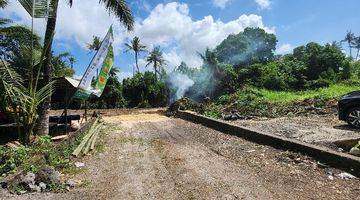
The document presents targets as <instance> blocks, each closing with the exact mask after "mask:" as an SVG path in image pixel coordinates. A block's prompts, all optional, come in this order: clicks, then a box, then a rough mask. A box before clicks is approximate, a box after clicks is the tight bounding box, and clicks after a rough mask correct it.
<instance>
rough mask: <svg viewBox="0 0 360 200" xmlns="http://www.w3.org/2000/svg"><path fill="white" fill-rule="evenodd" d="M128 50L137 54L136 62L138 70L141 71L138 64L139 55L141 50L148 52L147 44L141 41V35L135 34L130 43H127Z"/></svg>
mask: <svg viewBox="0 0 360 200" xmlns="http://www.w3.org/2000/svg"><path fill="white" fill-rule="evenodd" d="M125 46H126V52H128V51H133V52H134V55H135V63H136V69H137V72H138V73H140V69H139V64H138V56H139V53H140V52H146V46H145V45H142V44H141V43H140V39H139V37H137V36H135V37H134V38H133V39H132V40H131V42H130V43H125Z"/></svg>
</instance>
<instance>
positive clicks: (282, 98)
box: [259, 84, 360, 104]
mask: <svg viewBox="0 0 360 200" xmlns="http://www.w3.org/2000/svg"><path fill="white" fill-rule="evenodd" d="M355 90H360V87H359V86H354V85H345V84H335V85H331V86H330V87H327V88H320V89H317V90H307V91H300V92H288V91H270V90H266V89H260V90H259V92H260V94H261V95H262V98H263V99H264V100H265V101H267V102H270V103H280V104H287V103H292V102H298V101H303V100H305V99H312V98H323V99H332V98H338V97H340V96H342V95H344V94H346V93H349V92H352V91H355Z"/></svg>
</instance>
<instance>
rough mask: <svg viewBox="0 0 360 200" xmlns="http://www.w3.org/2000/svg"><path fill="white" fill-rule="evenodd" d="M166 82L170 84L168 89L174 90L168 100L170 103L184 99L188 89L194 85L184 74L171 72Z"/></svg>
mask: <svg viewBox="0 0 360 200" xmlns="http://www.w3.org/2000/svg"><path fill="white" fill-rule="evenodd" d="M167 81H168V83H169V84H170V88H171V89H173V90H175V93H174V94H173V95H172V96H171V99H170V101H171V103H172V102H174V101H176V100H179V99H181V98H182V97H184V95H185V93H186V92H187V91H188V90H189V88H190V87H192V86H193V85H194V81H193V80H191V79H190V78H189V77H188V76H187V75H186V74H182V73H178V72H172V73H171V74H170V75H169V78H168V80H167Z"/></svg>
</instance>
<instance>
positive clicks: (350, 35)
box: [342, 31, 355, 58]
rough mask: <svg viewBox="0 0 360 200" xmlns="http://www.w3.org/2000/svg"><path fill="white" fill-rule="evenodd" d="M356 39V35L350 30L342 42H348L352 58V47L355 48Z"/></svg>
mask: <svg viewBox="0 0 360 200" xmlns="http://www.w3.org/2000/svg"><path fill="white" fill-rule="evenodd" d="M354 40H355V35H354V33H353V32H351V31H348V32H347V33H346V36H345V39H343V40H342V42H347V43H348V46H349V51H350V57H351V58H352V48H353V44H354Z"/></svg>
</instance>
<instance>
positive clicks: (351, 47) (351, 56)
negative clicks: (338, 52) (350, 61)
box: [349, 43, 352, 58]
mask: <svg viewBox="0 0 360 200" xmlns="http://www.w3.org/2000/svg"><path fill="white" fill-rule="evenodd" d="M349 49H350V57H351V58H352V51H351V50H352V47H351V44H350V43H349Z"/></svg>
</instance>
